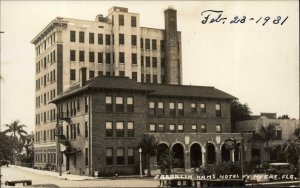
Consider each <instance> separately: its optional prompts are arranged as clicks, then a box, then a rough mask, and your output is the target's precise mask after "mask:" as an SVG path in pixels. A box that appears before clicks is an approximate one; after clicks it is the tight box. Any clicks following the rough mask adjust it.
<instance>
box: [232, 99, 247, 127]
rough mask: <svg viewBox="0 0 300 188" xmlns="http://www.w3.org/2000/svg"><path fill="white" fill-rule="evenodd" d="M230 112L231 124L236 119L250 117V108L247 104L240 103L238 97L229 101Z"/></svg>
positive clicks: (240, 119)
mask: <svg viewBox="0 0 300 188" xmlns="http://www.w3.org/2000/svg"><path fill="white" fill-rule="evenodd" d="M230 113H231V124H232V125H234V123H235V122H237V121H243V120H249V119H251V116H250V115H251V114H252V112H251V109H250V108H249V106H248V104H247V103H245V104H242V103H240V102H239V100H238V99H235V100H233V101H231V103H230Z"/></svg>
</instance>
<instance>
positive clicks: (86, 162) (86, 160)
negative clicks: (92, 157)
mask: <svg viewBox="0 0 300 188" xmlns="http://www.w3.org/2000/svg"><path fill="white" fill-rule="evenodd" d="M84 153H85V166H88V165H89V150H88V148H85V152H84Z"/></svg>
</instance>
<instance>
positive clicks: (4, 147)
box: [0, 132, 13, 160]
mask: <svg viewBox="0 0 300 188" xmlns="http://www.w3.org/2000/svg"><path fill="white" fill-rule="evenodd" d="M12 153H13V150H12V147H11V140H10V138H9V137H8V136H6V135H5V134H4V133H3V132H0V160H3V159H4V160H11V159H12Z"/></svg>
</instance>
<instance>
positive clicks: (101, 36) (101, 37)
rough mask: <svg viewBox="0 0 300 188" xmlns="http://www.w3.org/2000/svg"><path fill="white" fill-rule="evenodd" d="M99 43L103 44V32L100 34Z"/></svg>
mask: <svg viewBox="0 0 300 188" xmlns="http://www.w3.org/2000/svg"><path fill="white" fill-rule="evenodd" d="M98 44H103V34H98Z"/></svg>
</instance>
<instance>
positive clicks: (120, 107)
mask: <svg viewBox="0 0 300 188" xmlns="http://www.w3.org/2000/svg"><path fill="white" fill-rule="evenodd" d="M116 111H117V112H124V100H123V97H116Z"/></svg>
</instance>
